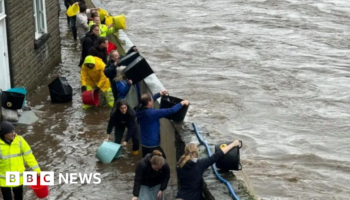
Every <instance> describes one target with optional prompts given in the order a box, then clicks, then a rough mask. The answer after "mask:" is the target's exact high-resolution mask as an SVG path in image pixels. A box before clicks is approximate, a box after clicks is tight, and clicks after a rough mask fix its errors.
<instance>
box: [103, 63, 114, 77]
mask: <svg viewBox="0 0 350 200" xmlns="http://www.w3.org/2000/svg"><path fill="white" fill-rule="evenodd" d="M116 68H117V66H115V65H114V63H113V62H109V63H108V65H107V67H106V68H105V69H104V74H105V76H106V77H107V78H109V79H114V78H115V77H116V76H117V70H116Z"/></svg>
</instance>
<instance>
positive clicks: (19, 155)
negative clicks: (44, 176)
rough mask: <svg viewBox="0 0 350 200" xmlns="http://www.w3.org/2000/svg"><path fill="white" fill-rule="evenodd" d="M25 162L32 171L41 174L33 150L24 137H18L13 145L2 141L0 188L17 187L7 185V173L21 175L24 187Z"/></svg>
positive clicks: (0, 149) (0, 141)
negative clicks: (11, 172)
mask: <svg viewBox="0 0 350 200" xmlns="http://www.w3.org/2000/svg"><path fill="white" fill-rule="evenodd" d="M24 161H25V162H26V163H27V165H28V166H29V167H30V168H31V170H30V171H36V172H37V173H38V174H39V173H40V172H41V170H40V167H39V165H38V162H37V161H36V159H35V157H34V155H33V153H32V150H31V148H30V146H29V145H28V143H27V142H26V141H25V140H24V138H23V137H22V136H19V135H16V136H15V139H14V140H13V141H12V143H11V145H9V144H7V143H5V142H4V141H3V140H2V139H0V187H16V186H15V185H8V186H7V185H6V171H17V172H19V173H20V175H21V176H20V184H19V185H17V186H20V185H23V176H22V173H23V172H24V171H25V166H24Z"/></svg>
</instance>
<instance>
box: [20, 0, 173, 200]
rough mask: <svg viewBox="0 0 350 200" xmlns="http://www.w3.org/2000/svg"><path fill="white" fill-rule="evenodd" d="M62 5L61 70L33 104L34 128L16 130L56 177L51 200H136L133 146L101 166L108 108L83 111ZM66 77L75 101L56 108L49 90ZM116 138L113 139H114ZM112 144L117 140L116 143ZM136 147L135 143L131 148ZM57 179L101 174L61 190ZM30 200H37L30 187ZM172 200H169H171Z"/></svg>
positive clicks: (76, 52)
mask: <svg viewBox="0 0 350 200" xmlns="http://www.w3.org/2000/svg"><path fill="white" fill-rule="evenodd" d="M60 3H61V8H62V11H61V15H60V30H61V45H62V46H61V48H62V64H61V65H60V66H58V67H56V68H55V70H54V72H53V73H52V74H51V75H50V76H49V78H48V80H45V81H44V83H43V84H42V85H41V86H40V87H38V89H37V90H36V91H35V92H34V93H33V94H32V95H31V96H30V97H29V98H28V102H29V105H30V106H31V107H32V108H33V110H34V111H35V113H36V115H37V116H38V117H39V118H40V120H39V121H38V122H36V123H34V124H33V125H32V126H28V127H27V126H22V127H17V132H18V133H19V134H21V135H23V136H24V137H25V139H26V140H27V141H28V143H29V144H30V145H31V147H32V149H33V152H34V155H35V156H36V159H37V161H38V162H39V164H40V167H41V170H42V171H54V172H55V173H56V175H55V178H56V179H55V186H50V194H49V198H47V199H50V200H84V199H89V200H90V199H91V200H94V199H95V200H101V199H106V200H127V199H131V198H132V188H133V180H134V169H135V163H137V161H138V160H140V158H141V155H138V156H133V155H132V154H131V151H132V150H131V146H128V147H127V148H126V149H125V148H124V149H122V155H121V158H119V159H118V160H115V161H114V162H112V163H111V164H102V163H99V162H98V160H97V158H96V152H97V148H98V147H99V146H100V145H101V144H102V142H103V140H104V139H105V137H106V128H107V122H108V119H109V118H108V117H109V113H110V108H109V107H99V108H92V109H90V110H88V111H84V110H83V109H82V107H81V96H80V67H78V63H79V59H80V53H81V50H80V45H79V44H78V42H76V43H75V42H74V41H73V37H72V34H71V32H70V31H69V29H68V25H67V21H66V17H65V7H64V5H63V1H62V2H60ZM58 75H60V76H64V77H66V78H67V80H68V82H69V83H70V85H71V86H72V87H73V91H74V95H73V101H72V102H71V103H68V104H52V103H51V101H50V95H49V90H48V87H47V85H48V84H49V83H50V82H51V81H52V80H53V79H54V78H55V77H56V76H58ZM112 137H113V138H114V135H113V134H112ZM113 138H112V139H113ZM130 145H131V143H130ZM58 173H63V174H65V173H88V174H89V173H101V176H100V178H101V183H100V184H99V185H94V184H90V185H88V184H80V183H79V184H74V185H70V184H64V183H62V184H59V182H58ZM174 185H175V184H174V181H171V182H170V183H169V188H168V191H167V193H166V194H167V195H169V196H170V195H174V191H175V190H174V187H175V186H174ZM25 188H26V190H25V197H24V198H25V199H27V200H35V199H37V198H36V196H35V195H34V193H33V192H32V191H31V189H29V186H25ZM166 199H167V200H170V199H169V198H166Z"/></svg>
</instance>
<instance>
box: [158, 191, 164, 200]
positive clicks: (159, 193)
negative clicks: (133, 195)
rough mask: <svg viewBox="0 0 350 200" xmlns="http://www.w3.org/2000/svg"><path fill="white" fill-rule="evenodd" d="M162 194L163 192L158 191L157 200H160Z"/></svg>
mask: <svg viewBox="0 0 350 200" xmlns="http://www.w3.org/2000/svg"><path fill="white" fill-rule="evenodd" d="M162 194H163V192H162V191H159V192H158V194H157V199H159V200H160V199H161V198H162Z"/></svg>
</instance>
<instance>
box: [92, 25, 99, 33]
mask: <svg viewBox="0 0 350 200" xmlns="http://www.w3.org/2000/svg"><path fill="white" fill-rule="evenodd" d="M96 27H98V28H100V27H99V26H98V25H96V24H93V25H91V27H90V33H92V31H93V30H94V29H95V28H96Z"/></svg>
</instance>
